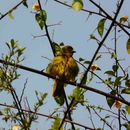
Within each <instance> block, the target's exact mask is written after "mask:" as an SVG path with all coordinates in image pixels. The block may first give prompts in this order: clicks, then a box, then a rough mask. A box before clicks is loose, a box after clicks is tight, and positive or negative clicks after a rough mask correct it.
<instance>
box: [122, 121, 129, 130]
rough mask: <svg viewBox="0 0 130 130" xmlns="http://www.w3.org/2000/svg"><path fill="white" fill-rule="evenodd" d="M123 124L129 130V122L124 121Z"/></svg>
mask: <svg viewBox="0 0 130 130" xmlns="http://www.w3.org/2000/svg"><path fill="white" fill-rule="evenodd" d="M123 126H124V127H125V128H126V130H130V123H129V122H128V123H125V124H123Z"/></svg>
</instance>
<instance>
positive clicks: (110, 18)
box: [54, 0, 130, 29]
mask: <svg viewBox="0 0 130 130" xmlns="http://www.w3.org/2000/svg"><path fill="white" fill-rule="evenodd" d="M54 1H55V2H57V3H59V4H62V5H64V6H68V7H72V6H71V5H68V4H66V3H64V2H61V1H59V0H54ZM81 10H82V11H84V12H88V13H90V14H96V15H99V16H102V17H104V18H106V19H109V20H112V17H111V16H109V15H106V16H105V15H103V14H101V13H100V12H99V13H98V12H94V11H91V10H86V9H81ZM115 23H116V24H117V25H118V26H119V25H120V26H124V27H126V28H128V29H130V27H129V26H127V25H125V24H122V23H120V22H117V21H115Z"/></svg>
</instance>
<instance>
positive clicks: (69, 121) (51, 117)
mask: <svg viewBox="0 0 130 130" xmlns="http://www.w3.org/2000/svg"><path fill="white" fill-rule="evenodd" d="M0 106H3V107H9V108H13V109H17V108H16V106H12V105H7V104H1V103H0ZM22 111H24V112H28V113H33V114H36V115H39V116H44V117H47V118H50V119H56V118H57V117H55V116H50V115H46V114H42V113H38V112H34V111H31V110H26V109H22ZM65 122H68V123H73V124H75V125H77V126H80V127H83V128H85V129H90V130H94V129H93V128H90V127H88V126H85V125H82V124H80V123H77V122H74V121H71V120H68V119H65Z"/></svg>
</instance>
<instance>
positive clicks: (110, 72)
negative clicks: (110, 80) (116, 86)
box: [104, 70, 115, 76]
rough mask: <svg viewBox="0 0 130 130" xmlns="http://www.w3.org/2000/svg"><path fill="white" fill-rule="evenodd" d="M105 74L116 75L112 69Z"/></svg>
mask: <svg viewBox="0 0 130 130" xmlns="http://www.w3.org/2000/svg"><path fill="white" fill-rule="evenodd" d="M104 74H108V75H111V76H115V72H113V71H111V70H108V71H106V72H105V73H104Z"/></svg>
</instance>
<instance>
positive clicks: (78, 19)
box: [0, 0, 130, 130]
mask: <svg viewBox="0 0 130 130" xmlns="http://www.w3.org/2000/svg"><path fill="white" fill-rule="evenodd" d="M68 1H69V0H68ZM84 2H85V3H84V4H85V9H88V10H91V11H97V12H98V9H97V8H95V7H94V6H93V5H92V4H90V3H89V2H88V1H87V0H86V1H85V0H84ZM96 2H99V3H100V4H101V6H103V7H104V9H105V10H107V11H108V12H109V13H110V14H111V15H112V16H113V12H114V11H115V9H116V2H117V0H111V1H104V0H96ZM17 3H18V1H17V0H0V13H2V14H4V13H5V12H7V11H8V10H9V9H11V8H12V7H13V6H14V5H16V4H17ZM34 3H37V1H36V0H28V5H29V8H28V9H27V8H25V7H24V6H20V7H18V8H17V10H16V11H14V12H13V16H14V18H15V19H14V20H12V19H10V18H9V17H8V16H6V17H5V18H3V19H2V20H1V21H0V55H1V54H2V53H4V54H6V53H7V47H6V45H5V42H9V41H10V40H11V39H14V40H18V41H19V44H20V46H21V47H26V50H25V53H24V56H25V60H24V61H23V62H22V63H21V64H22V65H25V66H28V67H32V68H35V69H39V70H42V69H45V68H46V66H47V65H48V63H49V61H48V60H47V59H45V58H42V56H44V57H47V58H49V59H51V58H53V54H52V50H51V47H50V45H49V42H48V40H47V38H46V37H40V38H35V39H34V38H33V37H32V35H35V36H37V35H43V34H45V32H44V31H41V30H40V28H39V26H38V24H37V23H36V21H35V16H34V14H33V13H31V11H33V10H32V4H34ZM41 3H42V8H43V9H45V10H46V12H47V24H49V25H51V24H57V23H59V22H60V21H62V25H58V26H52V27H50V28H49V33H50V36H51V38H53V40H54V41H55V42H57V43H60V42H64V43H65V44H68V45H72V46H73V48H74V49H75V50H76V54H75V55H74V58H75V59H77V60H78V59H79V58H80V57H82V58H85V59H86V60H91V58H92V56H93V54H94V52H95V49H96V48H97V43H96V42H95V41H93V40H89V35H90V34H92V33H93V32H94V31H95V29H96V26H97V24H98V21H99V20H100V19H101V18H102V17H100V16H96V15H92V16H90V18H89V19H88V20H87V16H88V13H87V12H82V11H80V12H76V11H74V10H72V9H71V8H68V7H65V6H63V5H60V4H58V3H56V2H54V1H53V0H48V2H47V4H46V5H45V0H41ZM129 6H130V0H125V2H124V5H123V8H122V10H121V12H120V14H119V17H118V20H119V18H120V17H122V16H129V17H130V8H129ZM109 24H110V21H109V20H107V22H106V27H108V26H109ZM94 34H95V35H96V36H98V34H97V32H96V31H95V33H94ZM119 36H121V38H120V39H119V40H118V53H119V57H120V59H124V58H125V61H122V62H121V63H122V65H123V66H124V68H126V67H127V66H129V65H130V63H129V61H130V60H129V59H130V56H129V55H128V54H127V52H126V41H127V39H128V36H127V35H126V34H125V33H123V32H121V33H119ZM112 38H113V32H112V33H111V34H110V37H109V38H108V39H107V40H106V42H105V44H106V45H108V46H109V47H113V45H114V41H113V40H112ZM99 39H101V38H100V37H99ZM104 51H106V50H105V49H104V48H102V49H101V52H104ZM96 64H98V65H99V66H100V68H102V71H101V72H100V71H99V72H97V73H98V74H99V75H101V76H103V78H104V79H105V76H104V75H103V73H104V72H105V71H106V70H109V69H111V66H112V64H113V61H112V60H110V55H107V54H104V55H103V56H102V59H101V60H99V61H98V62H97V63H96ZM19 72H20V74H21V77H20V79H18V80H16V81H15V82H14V83H13V85H14V87H15V88H16V91H17V92H18V93H19V94H20V93H21V90H22V88H23V86H24V83H25V80H26V79H27V78H28V83H27V88H26V92H25V95H24V96H25V97H27V99H28V101H29V103H30V106H31V107H32V105H33V104H34V103H35V101H36V97H35V94H34V91H35V90H38V91H40V92H43V93H44V92H47V93H48V96H47V98H46V100H45V105H43V107H42V108H41V109H40V112H41V113H44V114H48V115H49V114H51V112H53V109H54V108H57V107H58V106H57V104H56V103H55V101H54V100H53V97H51V91H52V89H51V86H52V80H49V82H48V79H47V78H46V77H43V76H40V75H38V74H34V73H31V72H27V71H24V70H19ZM96 82H97V80H96V79H95V80H94V81H93V82H92V83H91V84H89V85H90V86H91V87H94V88H97V89H101V90H104V91H106V92H109V90H108V89H106V87H104V86H103V85H101V84H98V83H96ZM73 88H74V87H71V86H70V85H68V87H66V88H65V90H66V93H67V94H70V93H71V92H72V89H73ZM0 96H1V98H0V103H5V102H6V103H7V104H12V97H11V96H10V94H7V93H6V92H2V93H0ZM86 99H88V101H89V103H90V104H94V105H101V106H105V107H106V108H108V106H107V104H106V100H105V97H103V96H100V95H98V94H94V93H93V92H87V93H86ZM0 109H3V107H0ZM113 109H114V108H113ZM115 111H116V110H115ZM86 117H87V118H86ZM73 118H74V119H75V121H77V122H79V123H82V124H84V125H87V126H90V127H92V124H91V122H90V119H89V118H88V113H87V112H86V111H85V109H83V108H82V107H81V106H79V108H78V109H77V111H76V112H74V114H73ZM50 121H51V122H52V121H53V120H51V119H50ZM50 121H48V120H46V118H45V117H40V118H39V120H38V122H37V123H33V125H32V128H31V130H35V129H36V128H38V129H39V130H42V129H44V130H47V129H49V128H50ZM99 122H100V120H99ZM99 122H97V123H96V124H97V126H99V127H100V124H99ZM10 126H11V123H8V125H7V124H5V123H4V122H3V121H0V127H1V128H6V129H9V128H10ZM81 130H82V128H81Z"/></svg>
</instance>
